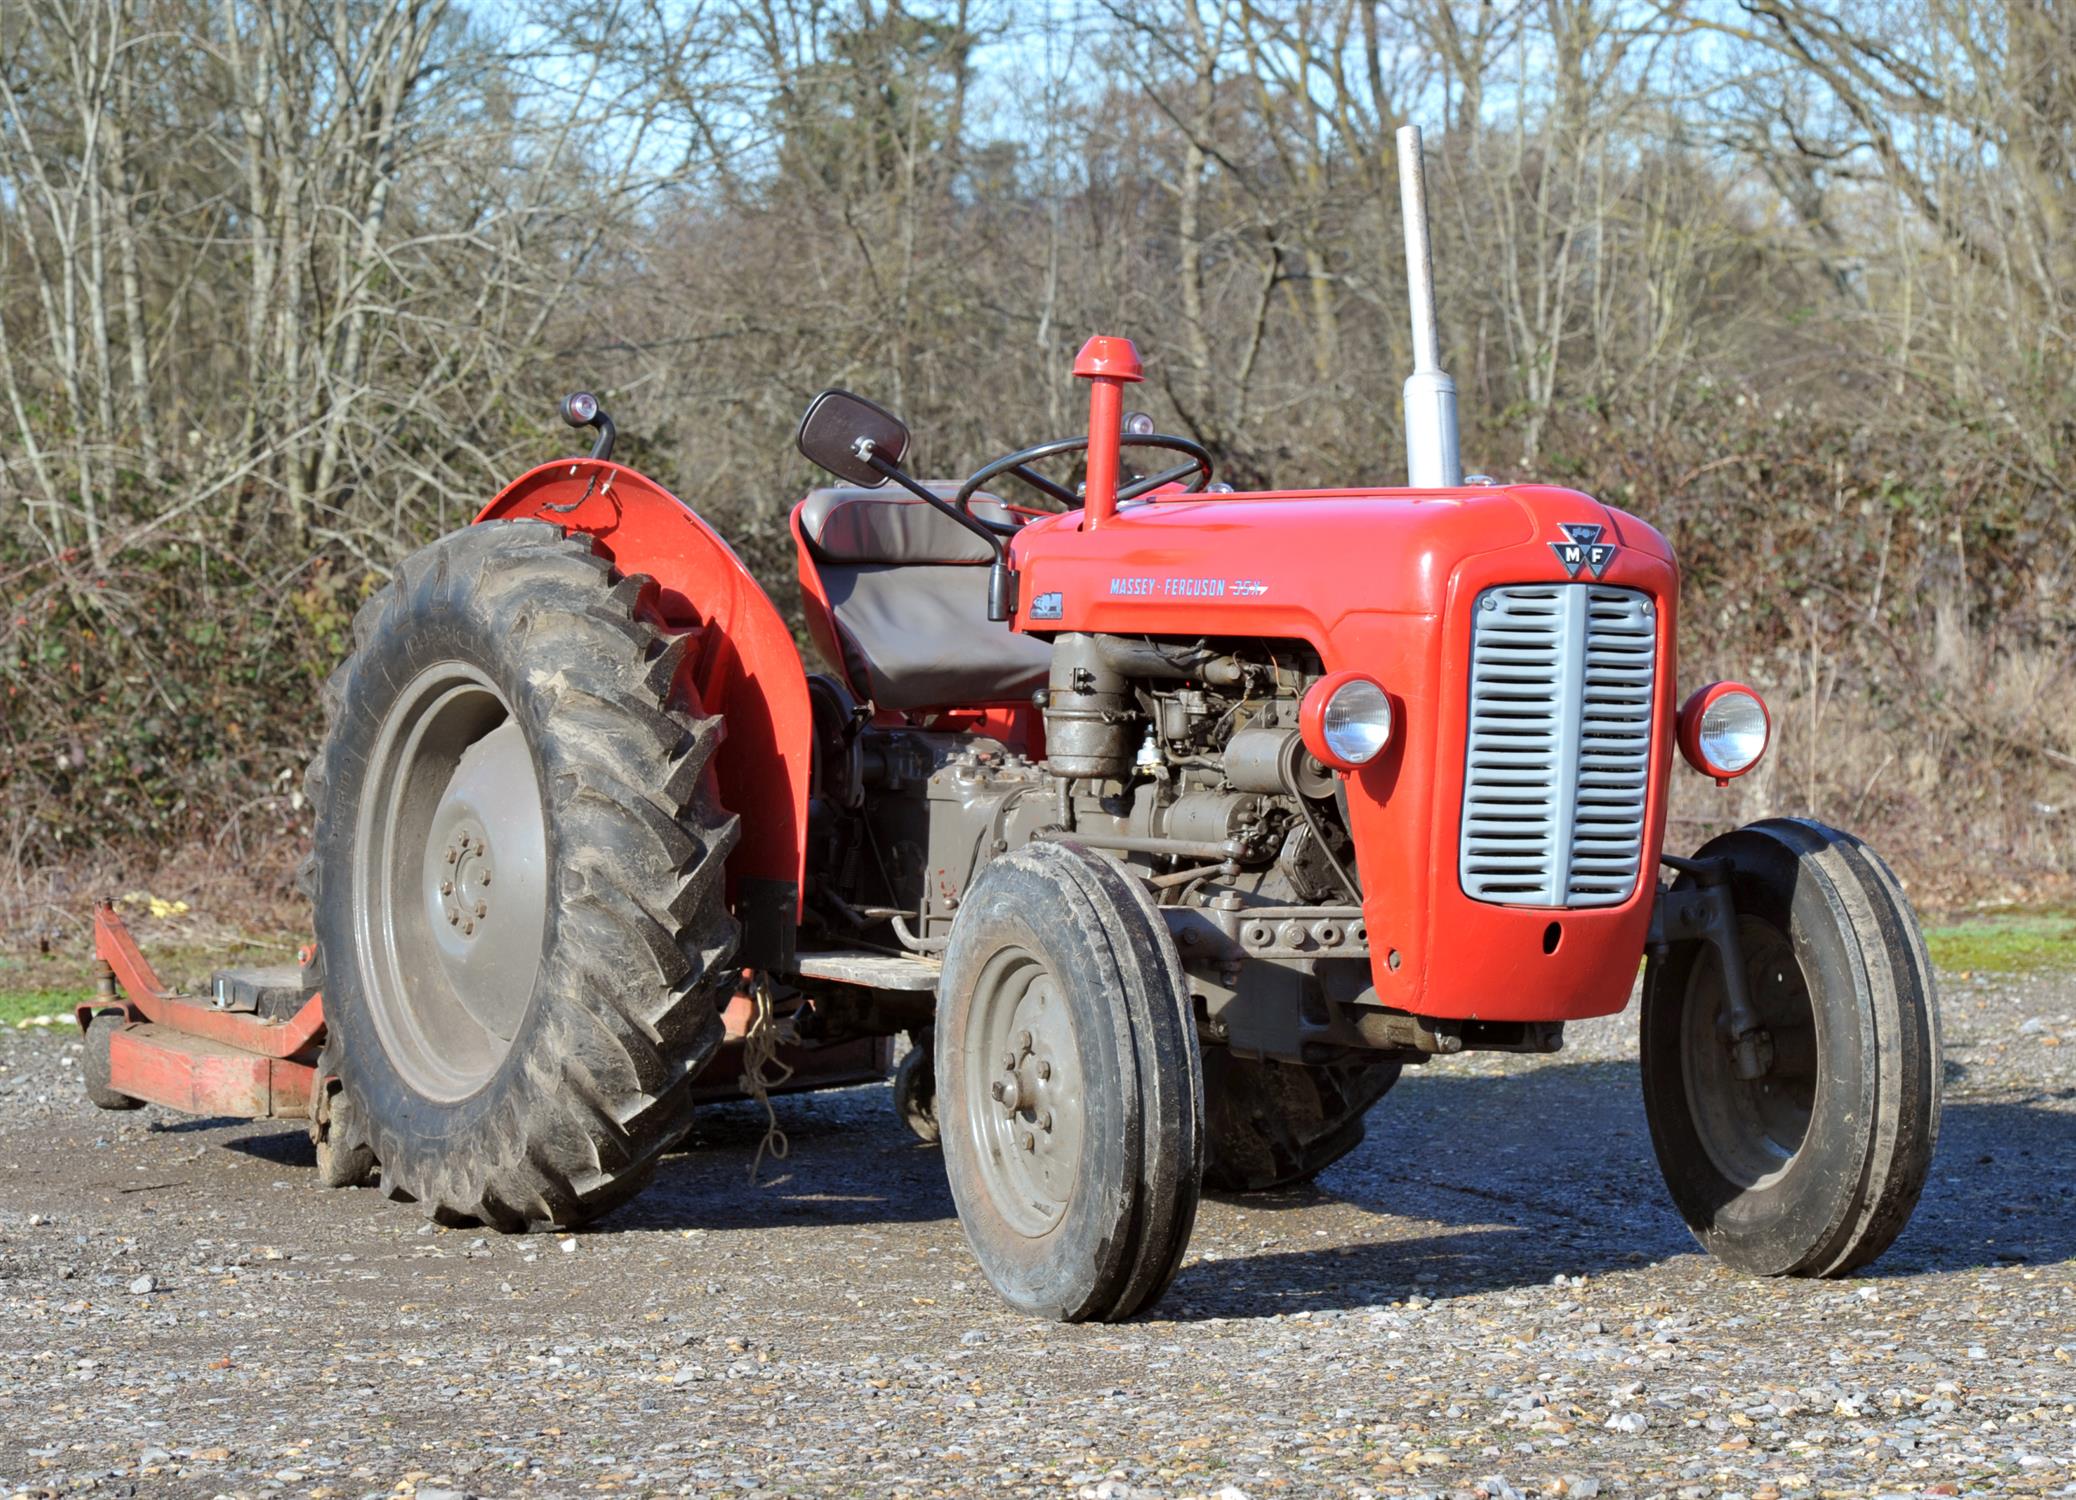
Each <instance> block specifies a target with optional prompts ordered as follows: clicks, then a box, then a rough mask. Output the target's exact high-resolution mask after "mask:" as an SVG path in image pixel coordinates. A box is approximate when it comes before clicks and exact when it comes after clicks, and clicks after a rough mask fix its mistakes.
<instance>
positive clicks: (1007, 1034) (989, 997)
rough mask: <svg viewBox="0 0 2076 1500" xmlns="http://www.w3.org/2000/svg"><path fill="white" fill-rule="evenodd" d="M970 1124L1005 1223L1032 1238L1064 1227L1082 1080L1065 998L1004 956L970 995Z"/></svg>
mask: <svg viewBox="0 0 2076 1500" xmlns="http://www.w3.org/2000/svg"><path fill="white" fill-rule="evenodd" d="M964 1064H965V1074H966V1077H967V1079H969V1080H971V1083H970V1084H969V1086H968V1088H967V1089H966V1095H967V1098H966V1101H965V1103H966V1114H967V1124H968V1127H969V1129H970V1131H971V1134H972V1139H973V1142H974V1145H975V1148H976V1149H975V1155H976V1157H977V1158H978V1161H979V1166H980V1173H979V1175H980V1179H981V1181H982V1182H983V1183H984V1184H985V1185H986V1187H987V1192H988V1197H989V1199H990V1200H991V1201H992V1202H993V1204H994V1207H995V1210H996V1212H997V1213H999V1214H1000V1215H1001V1216H1002V1218H1003V1220H1004V1221H1005V1222H1007V1223H1008V1224H1009V1226H1010V1227H1011V1228H1013V1229H1014V1230H1016V1232H1017V1233H1019V1234H1022V1235H1024V1236H1026V1237H1027V1238H1033V1239H1035V1238H1037V1237H1038V1236H1040V1235H1043V1234H1045V1233H1047V1232H1048V1231H1050V1230H1052V1229H1053V1228H1055V1227H1056V1226H1057V1225H1058V1224H1059V1222H1060V1221H1061V1220H1062V1219H1063V1218H1065V1217H1066V1214H1067V1210H1068V1207H1069V1205H1070V1204H1071V1203H1072V1202H1073V1197H1074V1189H1075V1186H1076V1183H1077V1181H1078V1179H1079V1177H1080V1172H1081V1144H1082V1132H1083V1108H1082V1071H1081V1056H1080V1050H1079V1048H1078V1046H1077V1044H1076V1039H1075V1031H1074V1017H1073V1014H1072V1012H1071V1010H1070V1009H1069V1007H1068V1003H1067V996H1066V994H1065V992H1064V991H1063V990H1062V989H1061V988H1060V985H1059V983H1058V981H1057V980H1056V979H1055V978H1054V976H1053V974H1052V972H1051V970H1050V969H1049V968H1048V967H1047V966H1046V964H1045V963H1044V961H1043V960H1041V959H1040V958H1038V957H1037V956H1036V955H1035V954H1033V953H1031V952H1029V951H1028V950H1026V949H1023V948H1015V947H1012V948H1007V949H1004V950H1003V951H1002V952H1000V953H997V954H996V955H995V956H994V957H993V958H991V959H990V960H988V962H987V964H986V965H985V966H984V967H983V968H982V970H981V972H980V976H979V980H978V982H977V983H976V984H975V985H974V990H973V1001H972V1009H971V1013H970V1016H969V1018H968V1021H967V1025H966V1039H965V1057H964Z"/></svg>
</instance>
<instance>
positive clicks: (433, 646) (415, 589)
mask: <svg viewBox="0 0 2076 1500" xmlns="http://www.w3.org/2000/svg"><path fill="white" fill-rule="evenodd" d="M653 599H654V589H653V586H651V585H650V584H649V582H648V581H647V580H645V579H643V578H639V577H623V576H621V575H620V574H618V573H617V572H615V571H614V570H613V568H612V565H611V564H610V562H609V561H608V560H607V559H606V558H605V557H603V556H600V555H598V554H597V553H596V552H595V550H594V548H593V546H592V543H591V540H590V539H589V538H588V537H585V536H581V535H570V536H565V535H564V534H563V532H562V531H561V530H560V529H559V528H557V527H554V526H548V525H543V524H541V523H539V522H531V521H526V522H503V523H491V524H486V525H479V526H471V527H469V528H468V529H466V530H464V531H460V532H456V533H454V534H453V535H451V536H447V537H443V538H441V539H440V540H439V541H437V542H434V543H433V544H432V545H431V546H429V547H426V548H425V549H424V550H423V551H421V552H418V553H417V554H415V555H414V556H412V557H410V558H408V559H406V560H405V561H404V563H403V565H402V566H401V567H400V568H399V569H398V570H397V575H396V579H395V581H394V582H392V583H391V584H390V585H389V586H388V587H387V588H385V589H383V590H382V591H381V592H380V593H378V594H376V595H375V596H374V597H373V598H372V599H370V600H369V601H368V603H367V604H366V605H365V606H364V607H363V608H362V609H361V611H360V613H359V615H358V616H357V617H356V618H355V620H354V647H355V648H354V652H353V654H352V655H351V656H350V657H349V658H347V660H346V662H345V664H344V665H343V666H341V667H340V668H339V670H338V671H337V672H336V673H334V674H333V676H332V678H331V680H330V681H329V682H328V683H327V684H326V687H325V707H326V711H327V719H328V725H327V729H326V734H325V740H324V745H323V748H322V749H321V750H320V751H319V753H318V756H317V759H316V760H315V761H314V762H313V763H312V765H311V767H310V773H309V776H308V778H307V779H306V781H305V787H306V789H307V790H308V792H309V796H310V800H311V802H312V804H313V806H314V808H315V811H316V819H317V827H316V838H315V850H314V853H313V855H312V858H311V861H310V863H309V865H308V877H309V884H310V891H311V896H312V899H313V901H314V904H315V908H316V911H315V924H316V934H317V949H318V964H319V966H320V968H321V970H322V976H321V977H322V982H323V985H324V1003H325V1021H326V1027H327V1033H328V1035H327V1041H326V1047H325V1055H324V1057H323V1059H322V1060H321V1062H320V1065H319V1072H320V1074H322V1075H326V1076H332V1075H335V1076H336V1077H337V1078H338V1079H339V1082H340V1086H341V1092H340V1094H339V1096H338V1097H337V1098H335V1099H333V1100H332V1101H330V1102H331V1113H330V1117H329V1121H328V1128H327V1131H326V1141H325V1144H326V1146H327V1149H328V1152H329V1161H330V1164H331V1165H332V1167H333V1168H334V1170H333V1171H332V1174H331V1175H333V1176H335V1177H340V1176H349V1175H352V1172H353V1171H354V1169H358V1168H363V1167H364V1163H365V1156H364V1155H363V1154H362V1153H363V1148H365V1151H366V1152H371V1153H372V1155H373V1157H374V1159H375V1161H377V1162H379V1164H380V1170H381V1182H382V1187H383V1189H384V1190H385V1191H386V1192H388V1193H389V1194H390V1195H391V1196H392V1197H395V1198H399V1199H405V1200H415V1201H417V1202H419V1203H422V1204H423V1205H425V1207H426V1210H427V1211H428V1212H429V1213H431V1214H432V1215H433V1216H434V1217H435V1218H438V1219H441V1220H443V1221H446V1222H453V1221H457V1220H467V1219H475V1220H481V1221H482V1222H484V1223H487V1224H490V1225H492V1226H494V1227H496V1228H499V1229H514V1230H516V1229H525V1228H529V1227H545V1226H551V1225H554V1226H560V1225H568V1224H574V1223H577V1222H580V1221H581V1220H584V1219H587V1218H590V1217H592V1216H594V1215H596V1214H600V1213H603V1212H605V1211H606V1210H607V1209H609V1208H611V1207H613V1206H614V1205H615V1204H617V1203H619V1202H621V1201H622V1200H624V1199H625V1198H627V1197H628V1196H629V1195H630V1194H632V1193H633V1192H634V1191H635V1190H636V1189H637V1188H639V1187H640V1186H641V1185H642V1183H643V1182H645V1181H646V1180H647V1178H648V1176H649V1174H650V1172H651V1171H652V1170H653V1168H654V1166H655V1164H656V1161H657V1159H658V1158H659V1157H660V1156H661V1155H662V1154H663V1152H664V1151H665V1150H666V1149H667V1148H668V1147H669V1146H671V1145H672V1144H674V1143H675V1142H676V1141H677V1140H678V1139H679V1137H681V1136H682V1135H683V1134H684V1131H685V1129H686V1128H687V1126H688V1125H689V1123H690V1118H691V1108H692V1098H691V1084H692V1079H693V1075H694V1074H696V1073H697V1072H698V1071H699V1069H700V1068H701V1067H702V1066H704V1065H705V1063H706V1062H707V1060H708V1059H709V1058H710V1057H711V1056H712V1055H713V1053H714V1051H715V1049H716V1048H717V1047H718V1046H719V1044H720V1041H721V1034H722V1028H721V1022H720V1019H719V1015H718V1013H717V1011H716V1009H715V1005H714V1001H715V998H716V996H717V995H718V994H719V993H720V992H722V991H723V990H725V989H726V988H727V987H728V986H729V985H730V984H731V983H732V982H733V978H734V976H733V974H732V972H731V970H730V967H729V960H730V958H731V956H732V954H733V952H734V948H735V939H736V929H735V924H734V921H733V919H732V918H730V917H729V915H728V913H727V911H726V909H725V908H724V906H723V895H722V885H721V870H722V862H723V860H724V859H725V858H726V857H727V854H728V851H729V848H730V847H731V846H732V844H733V843H734V840H735V822H734V820H733V819H732V818H730V817H728V816H727V815H725V814H724V813H723V812H722V811H721V809H720V808H719V807H718V806H717V805H716V804H715V802H714V799H713V796H712V792H711V788H710V781H711V777H710V776H709V775H708V770H707V762H708V758H709V756H710V755H711V753H712V751H713V748H714V746H715V744H716V743H717V742H718V740H719V738H720V727H721V726H720V722H719V720H718V719H715V718H712V717H708V716H705V715H703V714H702V713H701V711H700V705H699V703H698V702H697V701H696V695H695V692H694V690H693V688H692V686H691V683H690V675H691V674H690V671H689V669H688V666H687V653H688V651H689V650H690V648H691V646H692V644H693V637H690V636H687V635H683V634H672V633H670V632H669V631H667V630H666V629H665V628H664V627H663V625H662V624H661V623H660V621H659V619H658V617H657V616H656V614H655V612H654V609H653Z"/></svg>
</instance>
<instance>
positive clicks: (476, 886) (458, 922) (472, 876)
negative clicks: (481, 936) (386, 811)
mask: <svg viewBox="0 0 2076 1500" xmlns="http://www.w3.org/2000/svg"><path fill="white" fill-rule="evenodd" d="M433 842H434V843H441V842H444V843H445V844H446V846H447V849H446V852H445V853H444V854H443V855H442V856H441V859H442V861H443V863H445V865H446V866H447V872H446V875H445V877H444V878H443V879H441V880H440V881H439V883H438V885H437V887H436V888H435V894H436V895H437V897H438V898H439V904H440V911H441V912H442V913H443V914H444V915H445V917H446V919H447V925H448V926H449V927H458V928H460V929H461V935H462V936H463V937H464V938H472V937H474V936H475V935H476V928H477V927H478V925H482V926H486V927H487V926H488V925H489V923H490V877H491V875H492V874H493V873H494V871H493V870H492V868H491V858H490V835H489V834H488V833H487V832H486V831H485V830H484V828H483V825H482V824H481V823H480V822H478V821H477V820H476V819H475V818H473V817H471V816H469V815H467V814H462V815H461V816H459V817H457V818H455V820H454V826H453V827H452V828H450V829H449V830H448V831H447V833H446V835H445V837H444V839H443V838H442V836H441V835H440V834H439V833H438V832H437V831H436V832H435V833H434V836H433Z"/></svg>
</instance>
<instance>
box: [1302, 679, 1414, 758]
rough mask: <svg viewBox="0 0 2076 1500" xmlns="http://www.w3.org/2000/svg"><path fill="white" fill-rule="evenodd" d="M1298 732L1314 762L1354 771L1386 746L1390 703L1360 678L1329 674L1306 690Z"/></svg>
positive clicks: (1373, 684)
mask: <svg viewBox="0 0 2076 1500" xmlns="http://www.w3.org/2000/svg"><path fill="white" fill-rule="evenodd" d="M1298 733H1299V734H1300V735H1301V736H1303V738H1304V741H1305V748H1306V749H1307V750H1309V751H1311V752H1312V755H1313V758H1314V759H1316V760H1318V761H1320V762H1322V763H1323V764H1325V765H1329V766H1332V767H1333V768H1334V769H1335V770H1336V771H1354V770H1358V769H1360V768H1361V767H1363V766H1366V765H1368V764H1369V763H1370V762H1371V761H1373V760H1375V759H1376V758H1377V757H1378V756H1379V755H1381V754H1383V753H1384V747H1385V746H1386V745H1388V744H1390V743H1391V699H1390V697H1389V696H1388V695H1387V694H1386V693H1385V691H1384V689H1383V687H1382V686H1381V685H1380V684H1379V683H1378V682H1377V680H1376V679H1375V678H1374V677H1370V676H1368V675H1366V674H1365V673H1362V672H1332V673H1329V674H1328V675H1326V676H1325V677H1322V678H1320V679H1319V680H1318V681H1317V682H1315V683H1313V684H1312V685H1311V686H1310V687H1309V688H1307V689H1305V696H1304V698H1303V699H1302V700H1301V701H1300V702H1299V704H1298Z"/></svg>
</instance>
